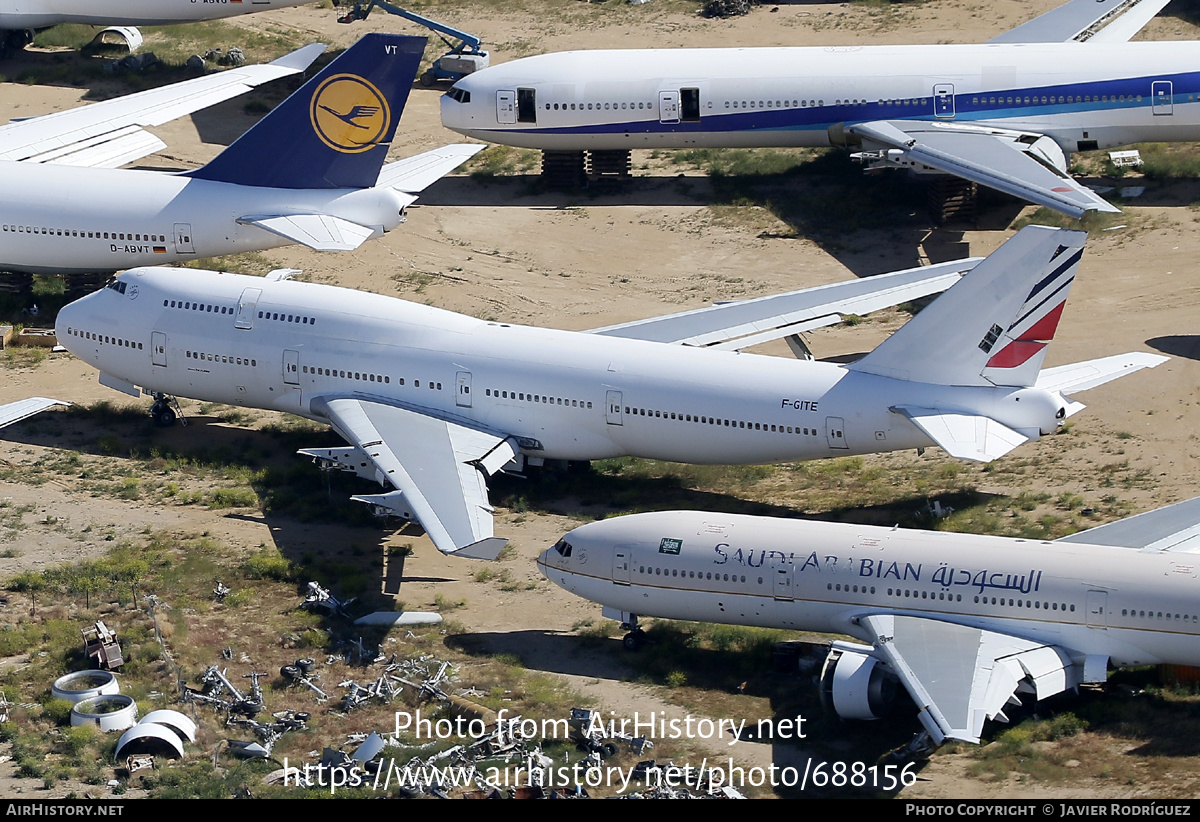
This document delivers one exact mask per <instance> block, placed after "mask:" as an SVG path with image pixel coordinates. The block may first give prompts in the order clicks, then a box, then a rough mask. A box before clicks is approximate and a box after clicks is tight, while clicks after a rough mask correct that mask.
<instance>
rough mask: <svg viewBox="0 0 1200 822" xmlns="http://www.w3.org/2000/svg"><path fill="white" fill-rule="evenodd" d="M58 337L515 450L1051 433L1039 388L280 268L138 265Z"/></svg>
mask: <svg viewBox="0 0 1200 822" xmlns="http://www.w3.org/2000/svg"><path fill="white" fill-rule="evenodd" d="M57 327H58V333H59V340H60V342H61V343H62V344H63V345H65V346H66V347H67V348H68V349H70V350H71V351H72V353H74V354H76V355H77V356H79V357H81V358H82V359H84V360H85V361H87V362H89V363H90V364H92V365H93V366H95V367H96V368H98V369H99V370H101V371H103V372H104V373H105V374H107V375H109V376H110V377H115V378H117V379H118V380H120V381H124V382H126V383H128V384H130V386H133V385H136V386H141V387H143V388H145V389H147V390H152V391H154V392H157V393H163V394H172V395H179V396H183V397H192V398H196V399H204V400H209V401H214V402H223V403H230V404H234V405H244V406H253V407H261V408H272V409H276V410H279V411H287V412H289V413H293V414H300V415H302V416H307V417H310V418H314V419H324V416H323V414H322V413H321V411H320V410H319V408H318V409H317V410H314V409H313V407H312V406H311V405H310V402H311V400H313V399H316V398H322V399H328V398H329V397H330V396H366V397H378V398H381V399H382V400H384V401H386V402H389V403H395V404H399V405H402V406H404V407H408V408H411V409H414V410H419V411H421V412H423V413H425V414H428V415H431V416H435V417H440V418H443V419H448V420H451V421H460V422H463V423H465V424H467V425H470V426H472V427H478V428H483V429H485V430H490V431H500V432H504V433H505V434H508V435H511V436H513V437H516V438H517V440H518V442H520V443H521V447H522V449H523V450H524V452H525V454H526V455H527V456H528V457H534V458H539V457H540V458H553V459H566V460H590V459H602V458H606V457H615V456H622V455H628V454H633V455H638V456H643V457H648V458H653V459H662V460H672V461H678V462H689V463H735V464H745V463H762V462H776V461H786V460H806V459H816V458H822V457H829V456H839V455H849V454H866V453H874V452H879V451H891V450H897V449H902V448H919V447H925V446H929V445H933V444H934V443H933V442H932V441H931V440H930V439H929V438H928V437H926V436H925V435H924V434H923V433H922V432H921V431H919V430H918V429H917V428H915V427H914V426H913V425H911V424H910V423H909V422H908V421H907V420H906V419H904V418H903V417H901V416H899V415H897V414H895V413H892V412H891V411H889V406H891V405H904V404H905V403H906V402H910V403H912V404H914V405H918V406H922V407H953V408H956V409H971V410H973V411H974V412H976V413H979V414H983V415H985V416H987V417H989V418H992V419H996V420H999V421H1002V422H1003V423H1004V424H1005V425H1007V426H1009V427H1011V428H1015V429H1018V430H1022V431H1029V432H1041V433H1043V434H1047V433H1050V432H1052V431H1054V430H1055V429H1056V428H1058V426H1059V425H1060V424H1061V419H1062V416H1063V408H1064V404H1065V403H1064V401H1063V399H1062V398H1061V397H1060V396H1059V395H1057V394H1056V393H1053V392H1049V391H1044V390H1041V389H1037V388H1021V389H1016V388H1012V387H982V386H938V385H930V384H924V383H913V382H909V381H906V380H899V379H889V378H886V377H880V376H878V375H874V374H863V373H859V372H856V371H851V370H847V369H845V368H842V367H840V366H838V365H833V364H829V363H821V362H802V361H795V360H787V359H782V358H779V357H767V356H758V355H752V354H740V353H733V352H723V351H712V350H701V349H696V348H690V347H686V346H671V345H663V344H661V343H651V342H644V341H640V340H627V339H620V338H611V337H605V336H598V335H590V334H579V333H575V332H567V331H556V330H551V329H543V328H530V327H523V326H516V325H509V324H506V323H495V322H486V321H484V320H478V319H474V318H472V317H467V316H464V315H461V314H455V313H452V312H449V311H444V310H440V309H436V308H431V307H428V306H423V305H418V304H415V303H409V302H405V301H402V300H397V299H393V298H388V297H381V296H378V295H375V294H367V293H362V292H356V291H350V290H347V289H338V288H333V287H330V286H323V285H313V284H308V283H300V282H294V281H287V280H284V281H269V280H263V279H262V278H257V277H246V276H241V275H235V274H217V273H211V272H197V271H187V270H177V269H135V270H132V271H126V272H124V273H122V274H120V275H119V276H118V277H117V278H116V280H115V281H114V282H113V284H112V285H110V287H109V288H106V289H103V290H101V291H99V292H96V293H95V294H92V295H90V296H88V297H85V298H84V299H82V300H79V301H78V302H76V303H73V304H72V305H70V306H67V307H66V308H64V309H63V310H62V311H61V312H60V313H59V315H58V326H57Z"/></svg>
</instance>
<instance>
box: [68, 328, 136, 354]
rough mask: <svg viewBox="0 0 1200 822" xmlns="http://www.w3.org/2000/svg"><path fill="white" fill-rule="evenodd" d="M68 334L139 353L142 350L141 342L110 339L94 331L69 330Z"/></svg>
mask: <svg viewBox="0 0 1200 822" xmlns="http://www.w3.org/2000/svg"><path fill="white" fill-rule="evenodd" d="M67 333H68V334H69V335H71V336H72V337H79V338H80V339H81V340H91V341H92V342H98V343H103V344H104V345H116V346H119V347H121V348H133V349H136V350H138V351H141V350H142V344H141V343H140V342H134V341H133V340H121V339H117V338H116V337H110V336H108V335H107V334H97V333H95V332H94V331H82V330H80V329H78V328H69V327H68V328H67Z"/></svg>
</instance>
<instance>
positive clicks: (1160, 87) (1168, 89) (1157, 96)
mask: <svg viewBox="0 0 1200 822" xmlns="http://www.w3.org/2000/svg"><path fill="white" fill-rule="evenodd" d="M1150 99H1151V100H1152V102H1153V111H1154V113H1155V114H1156V115H1157V114H1174V113H1175V103H1174V100H1175V95H1174V93H1173V84H1172V83H1171V81H1170V80H1155V81H1154V82H1153V83H1151V84H1150Z"/></svg>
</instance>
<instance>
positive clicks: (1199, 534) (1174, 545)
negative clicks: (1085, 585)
mask: <svg viewBox="0 0 1200 822" xmlns="http://www.w3.org/2000/svg"><path fill="white" fill-rule="evenodd" d="M1055 542H1074V543H1081V544H1083V545H1109V546H1112V547H1113V548H1133V549H1136V550H1139V551H1145V552H1150V553H1158V552H1161V551H1170V552H1172V553H1181V554H1196V553H1200V497H1196V498H1194V499H1189V500H1186V501H1184V502H1177V503H1175V504H1174V505H1168V506H1166V507H1165V508H1158V509H1155V510H1154V511H1147V512H1146V513H1144V514H1138V515H1137V516H1133V517H1126V518H1125V519H1119V520H1117V521H1116V522H1110V523H1108V524H1106V525H1099V526H1097V527H1095V528H1089V529H1087V530H1086V531H1079V532H1077V533H1074V534H1071V535H1070V536H1066V537H1061V538H1060V539H1057V540H1055Z"/></svg>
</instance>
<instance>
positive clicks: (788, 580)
mask: <svg viewBox="0 0 1200 822" xmlns="http://www.w3.org/2000/svg"><path fill="white" fill-rule="evenodd" d="M794 569H795V566H794V565H792V563H790V562H787V563H784V564H783V565H776V566H775V576H774V577H773V578H772V581H771V593H772V595H774V597H775V599H776V600H778V601H780V602H791V601H792V600H793V599H795V598H796V597H795V595H794V594H793V593H792V571H793V570H794Z"/></svg>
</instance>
